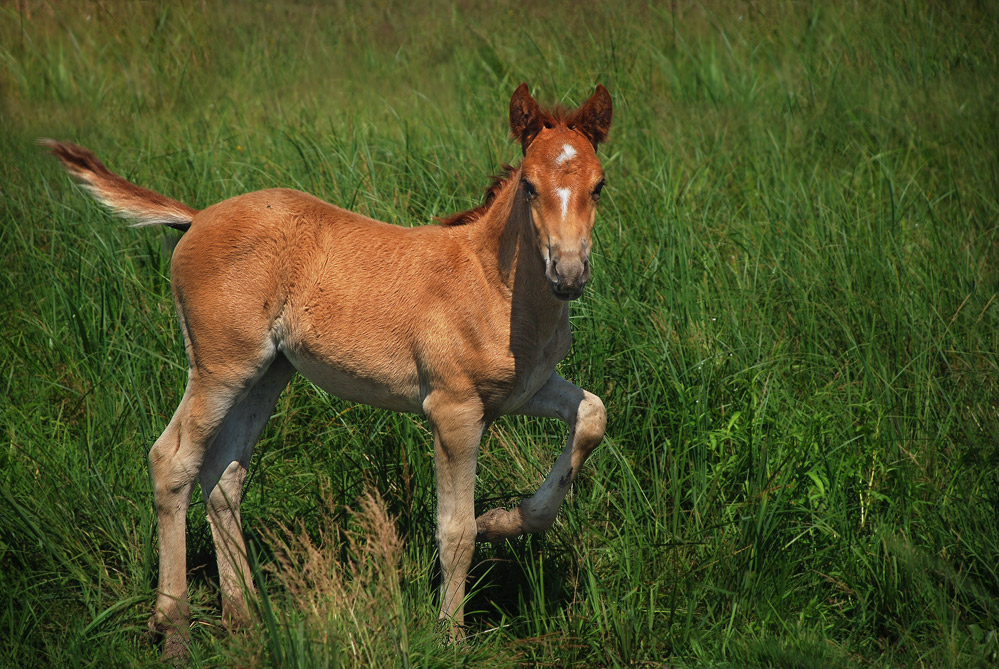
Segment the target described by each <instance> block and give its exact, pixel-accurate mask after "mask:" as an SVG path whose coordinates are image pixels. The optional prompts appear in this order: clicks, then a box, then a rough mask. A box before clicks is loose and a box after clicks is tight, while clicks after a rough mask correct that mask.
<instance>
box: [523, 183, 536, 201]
mask: <svg viewBox="0 0 999 669" xmlns="http://www.w3.org/2000/svg"><path fill="white" fill-rule="evenodd" d="M522 184H523V189H524V195H525V196H526V197H527V199H528V200H533V199H534V198H536V197H537V196H538V189H537V188H535V187H534V184H532V183H531V182H530V181H527V180H526V179H525V180H524V181H523V182H522Z"/></svg>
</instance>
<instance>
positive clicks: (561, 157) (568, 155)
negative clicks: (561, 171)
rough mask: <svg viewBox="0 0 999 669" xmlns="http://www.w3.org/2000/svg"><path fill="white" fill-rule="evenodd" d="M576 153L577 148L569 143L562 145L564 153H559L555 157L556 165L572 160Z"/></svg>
mask: <svg viewBox="0 0 999 669" xmlns="http://www.w3.org/2000/svg"><path fill="white" fill-rule="evenodd" d="M575 155H576V149H574V148H572V147H571V146H570V145H568V144H563V145H562V153H560V154H558V158H556V159H555V164H556V165H563V164H565V163H566V162H567V161H569V160H572V158H573V156H575Z"/></svg>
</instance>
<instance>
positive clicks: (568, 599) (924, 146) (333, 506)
mask: <svg viewBox="0 0 999 669" xmlns="http://www.w3.org/2000/svg"><path fill="white" fill-rule="evenodd" d="M997 47H999V23H997V22H996V21H995V19H994V12H993V11H992V9H991V8H990V7H989V5H988V3H976V2H954V3H930V2H916V1H910V2H899V3H895V2H874V1H871V2H857V3H815V4H812V3H785V2H775V1H770V0H764V1H763V2H754V3H749V2H735V1H728V2H720V3H690V2H685V1H681V2H672V3H668V4H666V5H665V6H663V7H660V6H658V5H643V4H630V5H622V6H616V5H614V4H613V3H611V4H606V3H605V4H600V3H597V4H595V5H585V6H584V5H578V6H575V7H571V6H569V5H565V6H563V5H561V4H555V3H552V4H546V3H542V4H541V5H538V6H535V5H506V4H495V3H493V4H479V3H458V4H454V5H451V4H445V3H438V2H431V3H430V9H429V10H424V9H422V8H421V9H419V10H417V9H415V8H414V9H411V8H409V3H402V2H388V3H366V4H365V6H364V7H360V8H356V9H352V10H346V9H342V8H337V7H333V6H326V5H322V4H317V5H312V4H306V3H282V2H270V3H266V4H265V3H248V4H246V5H241V6H240V8H238V9H235V8H226V7H224V6H222V5H221V4H219V5H216V4H215V3H203V2H184V3H172V2H170V3H168V2H164V3H153V2H148V3H130V2H104V3H72V4H71V3H41V2H38V3H36V2H32V1H31V0H28V1H27V2H22V3H14V4H13V5H10V4H7V5H4V6H2V7H0V127H2V130H0V151H2V153H3V160H2V161H0V262H2V264H3V273H2V275H0V276H2V282H0V300H2V301H0V307H2V308H0V319H2V320H0V322H2V324H3V329H2V332H0V434H2V435H3V436H2V439H3V442H2V443H0V447H2V448H0V664H3V665H7V666H31V665H41V666H64V665H73V666H75V665H95V666H121V665H136V664H139V665H142V664H154V663H155V662H156V658H157V656H158V649H157V648H156V647H155V645H153V644H152V643H151V642H150V641H148V640H147V639H146V637H145V635H144V631H145V621H146V619H147V617H148V615H149V614H150V612H151V607H152V603H153V599H154V588H155V578H156V570H157V564H156V563H157V553H156V538H155V536H156V533H155V518H154V514H153V511H152V494H151V490H150V484H149V478H148V473H147V468H146V462H145V454H146V452H147V450H148V448H149V446H150V445H151V444H152V442H153V440H154V439H155V438H156V437H157V436H158V434H159V432H160V430H162V428H163V427H164V426H165V424H166V422H167V420H168V418H169V416H170V415H171V414H172V412H173V410H174V408H175V406H176V403H177V401H178V399H179V397H180V394H181V392H182V389H183V384H184V381H185V378H186V377H185V374H186V369H185V362H184V357H183V349H182V345H181V342H180V336H179V331H178V328H177V326H176V323H175V317H174V315H173V308H172V304H171V301H170V298H169V294H170V292H169V281H168V276H169V249H170V248H171V244H172V242H173V241H174V240H175V239H176V234H175V233H173V232H172V231H164V230H161V229H156V230H130V229H128V228H126V227H125V226H124V225H122V224H121V222H119V221H118V220H116V219H114V218H113V217H111V216H110V215H108V214H107V213H105V212H104V211H103V210H101V209H100V208H99V207H98V206H97V205H95V204H93V203H92V202H91V201H90V200H89V199H88V198H87V197H86V196H85V194H84V193H82V192H81V191H80V190H79V189H78V188H76V187H74V186H72V185H71V183H70V182H69V180H68V179H67V178H66V177H65V175H64V174H63V173H61V172H60V170H59V169H58V167H57V166H56V164H55V162H54V161H53V160H52V159H50V158H48V157H46V156H44V155H42V153H41V151H40V150H39V149H38V148H37V147H36V146H35V145H34V143H33V142H34V139H35V138H36V137H39V136H50V137H56V138H59V139H68V140H73V141H76V142H78V143H81V144H83V145H85V146H88V147H90V148H92V149H94V150H95V151H96V152H97V153H98V155H99V156H100V157H101V158H102V160H104V161H105V162H106V163H107V164H108V165H109V166H110V167H111V168H112V169H114V170H115V171H117V172H119V173H121V174H123V175H125V176H126V177H127V178H129V179H131V180H133V181H135V182H136V183H139V184H141V185H143V186H147V187H149V188H153V189H155V190H158V191H161V192H163V193H166V194H169V195H171V196H173V197H177V198H179V199H182V200H184V201H186V202H188V203H190V204H192V205H194V206H206V205H208V204H211V203H213V202H216V201H218V200H220V199H223V198H226V197H230V196H233V195H237V194H239V193H243V192H245V191H248V190H252V189H257V188H263V187H270V186H292V187H297V188H301V189H303V190H307V191H310V192H312V193H315V194H316V195H318V196H320V197H322V198H324V199H327V200H330V201H333V202H336V203H339V204H342V205H345V206H349V207H351V208H353V209H355V210H357V211H360V212H362V213H364V214H367V215H370V216H374V217H377V218H380V219H383V220H387V221H391V222H396V223H401V224H405V225H417V224H425V223H428V222H430V221H431V220H432V218H433V217H434V216H439V215H444V214H447V213H451V212H454V211H457V210H460V209H464V208H468V207H470V206H473V205H474V204H476V203H477V202H478V199H479V197H480V193H481V190H482V188H484V187H485V186H486V185H487V183H488V175H490V174H492V173H494V172H495V170H496V169H497V168H498V167H499V165H500V164H502V163H504V162H510V161H515V160H517V159H518V157H519V153H520V150H519V147H517V146H516V144H515V143H514V142H512V141H510V140H509V139H508V138H507V129H506V109H507V103H508V102H509V96H510V94H511V93H512V91H513V89H514V88H515V87H516V85H517V84H519V83H520V82H521V81H528V82H530V83H531V84H532V88H533V91H534V92H535V94H536V95H537V97H539V98H540V99H545V100H549V101H564V102H566V103H568V104H576V103H579V102H581V101H583V100H584V99H585V98H586V97H587V96H588V95H589V93H590V92H591V91H592V89H593V86H594V85H595V84H596V83H598V82H601V83H604V84H605V85H606V86H607V87H608V88H609V89H610V91H611V94H612V96H613V98H614V104H615V120H614V126H613V128H612V132H611V139H610V141H609V142H608V143H607V144H606V145H605V146H604V147H602V149H601V155H602V157H603V160H604V165H605V168H606V171H607V175H608V178H607V181H608V187H607V189H606V190H605V191H604V193H605V197H604V199H603V201H602V204H601V211H600V214H599V217H598V223H597V233H596V248H595V251H594V278H593V280H592V282H591V284H590V286H589V287H588V288H587V292H586V295H585V296H584V297H583V299H582V300H581V301H579V302H578V303H575V304H574V306H573V311H572V314H573V321H574V330H575V344H574V346H573V349H572V352H571V353H570V355H569V357H568V358H567V359H566V361H565V362H564V363H563V364H562V366H561V371H562V373H563V374H564V375H566V376H567V377H568V378H570V379H571V380H573V381H574V382H576V383H578V384H579V385H581V386H583V387H585V388H587V389H590V390H592V391H593V392H595V393H597V394H598V395H600V396H601V397H602V398H603V399H604V401H605V403H606V405H607V408H608V431H607V439H606V441H605V442H604V444H603V445H602V446H601V448H600V449H599V450H598V451H596V452H595V454H594V455H593V457H592V458H591V459H590V461H589V462H588V463H587V465H586V467H585V468H584V469H583V471H582V472H581V473H580V476H579V478H578V480H577V484H576V486H575V487H574V491H573V493H572V494H571V496H570V498H569V500H568V501H567V503H566V505H565V506H564V507H563V511H562V513H561V514H560V517H559V520H558V521H557V523H556V526H555V527H554V528H553V529H552V530H551V531H549V532H547V533H545V534H544V535H541V536H534V537H530V538H527V539H523V540H519V541H517V542H514V543H511V544H508V545H506V546H502V547H495V548H491V547H488V546H482V547H480V549H479V551H478V553H477V560H476V565H475V566H474V569H473V574H472V579H471V582H472V583H473V584H474V587H473V588H472V591H471V595H470V601H469V604H468V610H469V611H470V612H471V613H470V623H471V638H470V641H469V642H467V643H465V644H462V645H460V646H457V647H446V646H442V645H441V644H440V635H439V631H438V629H437V627H436V625H435V621H434V596H435V594H434V587H435V578H436V574H435V569H436V567H435V565H434V561H435V557H434V539H433V537H434V527H433V522H434V504H435V501H434V493H433V490H434V473H433V467H432V452H431V439H430V435H429V434H428V431H427V427H426V425H425V423H424V422H423V420H422V419H420V418H418V417H414V416H404V415H393V414H388V413H386V412H382V411H377V410H374V409H370V408H367V407H363V406H352V405H349V404H347V403H344V402H341V401H339V400H336V399H333V398H330V397H328V396H326V395H324V394H323V393H321V392H320V391H318V390H316V389H315V388H314V387H312V386H310V385H309V384H308V383H306V382H304V381H303V380H301V379H297V380H296V381H295V382H293V383H292V386H291V388H290V390H289V391H288V392H287V393H286V394H285V395H284V396H283V397H282V399H281V400H280V402H279V405H278V410H277V412H276V415H275V417H274V419H273V420H272V421H271V423H270V424H269V426H268V427H267V430H266V431H265V433H264V436H263V438H262V440H261V442H260V444H259V447H258V449H257V451H256V454H255V456H254V462H253V468H252V473H251V478H250V480H249V483H248V487H247V498H246V502H245V504H244V511H243V518H244V525H245V527H246V531H247V535H248V537H249V540H250V543H251V550H252V553H253V556H254V563H255V565H256V569H257V570H258V582H259V583H260V585H261V586H262V591H263V592H264V593H265V596H263V597H262V598H261V603H260V610H259V616H258V623H257V627H255V628H254V629H253V630H252V631H251V632H250V633H248V634H245V635H242V636H238V637H230V636H228V635H227V634H226V633H225V632H224V631H223V630H222V629H221V627H220V625H219V622H218V615H219V602H218V596H217V591H216V580H217V579H216V574H215V573H214V571H215V566H214V562H213V561H214V557H213V553H212V548H211V538H210V533H209V530H208V527H207V523H206V522H205V520H204V513H203V511H204V507H203V504H202V503H201V502H200V497H196V499H195V504H194V506H193V508H192V512H191V515H190V533H191V534H190V539H189V548H188V558H189V566H190V569H191V584H192V585H191V593H192V594H191V596H192V603H193V605H194V627H193V639H194V647H193V649H192V650H193V660H194V662H195V663H196V664H205V665H219V664H234V663H242V664H251V665H252V664H274V665H281V666H287V665H307V666H313V665H315V666H319V665H322V666H328V665H331V664H334V665H335V664H338V663H347V664H374V663H382V664H389V665H392V664H396V665H406V666H410V665H418V666H451V665H458V664H467V665H475V666H509V665H510V664H511V663H523V664H541V665H547V666H563V665H566V664H572V663H576V664H582V665H590V666H592V665H603V666H617V665H628V664H640V665H642V664H644V665H649V664H653V665H654V664H659V663H663V664H668V665H690V666H703V665H730V666H746V665H750V666H775V667H807V666H856V665H861V666H862V665H876V666H927V667H940V666H961V667H964V666H988V665H991V664H992V663H994V662H996V661H997V657H999V655H997V654H999V640H997V634H999V573H997V572H999V566H997V565H999V531H997V530H999V446H997V444H999V420H997V411H999V357H997V351H999V225H997V223H999V111H997V110H999V55H997V54H999V48H997ZM562 438H563V428H562V427H561V426H560V425H559V424H557V423H555V422H542V421H538V420H533V419H532V420H527V419H504V420H503V421H501V422H499V423H497V424H496V425H495V426H493V428H492V429H491V432H490V434H489V437H488V440H487V442H486V443H485V446H484V449H483V452H482V457H481V460H480V469H479V472H480V475H479V482H478V488H477V491H478V493H477V497H478V499H479V503H478V504H479V506H480V509H481V510H486V509H488V508H491V507H492V506H496V505H498V504H509V503H512V502H514V501H516V500H517V499H519V498H520V497H521V496H523V495H526V494H529V493H530V492H532V491H533V490H534V489H535V488H536V487H537V485H538V484H539V483H540V481H541V480H542V478H543V476H544V474H545V472H546V471H547V469H548V468H549V467H550V465H551V463H552V462H554V459H555V456H556V454H557V451H558V449H559V448H560V446H561V440H562ZM372 491H373V492H375V493H377V496H378V498H379V499H380V500H381V503H380V504H378V503H373V502H370V501H368V502H365V501H364V500H366V499H372V498H368V497H366V495H367V494H368V493H369V492H372ZM386 513H387V514H388V517H389V518H391V519H392V520H391V521H385V514H386ZM386 522H390V525H391V527H394V529H395V532H396V533H397V535H398V536H397V537H395V536H393V535H392V532H390V531H388V529H387V528H388V527H389V525H386ZM282 527H284V528H287V530H288V531H287V532H286V531H285V530H283V529H281V528H282ZM289 532H290V533H289ZM396 540H397V541H398V542H399V545H401V546H403V549H402V553H401V555H400V556H399V557H398V561H397V562H392V560H390V559H388V557H386V556H388V555H391V551H389V552H388V553H386V548H385V547H386V546H389V547H391V546H393V545H395V544H393V543H392V541H396ZM385 542H388V543H385ZM310 551H311V552H310ZM310 560H312V562H310ZM308 565H311V566H310V567H309V568H308V569H307V568H306V567H307V566H308Z"/></svg>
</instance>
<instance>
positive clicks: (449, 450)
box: [423, 392, 485, 639]
mask: <svg viewBox="0 0 999 669" xmlns="http://www.w3.org/2000/svg"><path fill="white" fill-rule="evenodd" d="M423 407H424V411H425V413H426V414H427V417H428V418H429V419H430V423H431V425H432V427H433V431H434V457H435V460H436V464H437V542H438V546H439V550H440V560H441V572H442V581H441V612H440V619H441V620H442V621H444V622H445V623H446V624H447V625H448V626H449V635H450V636H451V638H452V639H457V638H460V637H461V636H462V626H463V625H464V622H465V611H464V600H465V580H466V579H467V578H468V569H469V567H470V566H471V563H472V553H473V552H474V551H475V531H476V530H475V498H474V494H475V461H476V458H477V457H478V453H479V442H480V441H481V440H482V433H483V431H484V430H485V421H484V417H483V411H482V405H481V404H480V403H479V402H478V401H477V400H476V401H472V402H469V401H467V400H459V399H456V398H453V397H446V396H442V395H441V394H440V393H436V392H435V393H431V394H430V395H429V396H428V397H427V399H426V400H425V401H424V403H423Z"/></svg>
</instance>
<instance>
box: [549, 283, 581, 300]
mask: <svg viewBox="0 0 999 669" xmlns="http://www.w3.org/2000/svg"><path fill="white" fill-rule="evenodd" d="M548 285H549V287H550V288H551V289H552V295H554V296H555V297H557V298H558V299H560V300H562V301H563V302H572V301H573V300H577V299H579V298H580V297H582V295H583V288H585V287H586V286H585V285H582V286H579V287H578V288H562V287H559V286H557V285H555V284H553V283H551V282H549V284H548Z"/></svg>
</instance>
